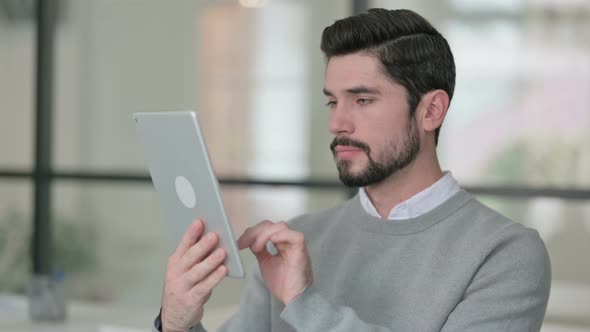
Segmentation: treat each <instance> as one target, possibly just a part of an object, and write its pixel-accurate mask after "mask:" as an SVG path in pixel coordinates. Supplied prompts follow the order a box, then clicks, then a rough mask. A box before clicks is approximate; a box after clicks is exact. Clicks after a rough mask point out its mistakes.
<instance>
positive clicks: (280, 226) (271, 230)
mask: <svg viewBox="0 0 590 332" xmlns="http://www.w3.org/2000/svg"><path fill="white" fill-rule="evenodd" d="M288 229H289V227H288V226H287V223H285V222H280V223H276V224H273V225H271V226H269V227H266V228H265V229H264V230H262V231H261V232H260V233H259V234H258V236H257V237H256V239H254V242H252V243H251V244H250V249H251V250H252V252H254V253H258V252H261V251H262V250H266V245H267V243H268V241H270V238H271V237H272V236H274V234H276V233H279V232H283V231H285V230H288Z"/></svg>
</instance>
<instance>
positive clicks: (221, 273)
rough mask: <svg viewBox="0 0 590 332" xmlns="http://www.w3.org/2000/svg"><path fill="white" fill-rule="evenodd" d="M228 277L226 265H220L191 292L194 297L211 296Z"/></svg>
mask: <svg viewBox="0 0 590 332" xmlns="http://www.w3.org/2000/svg"><path fill="white" fill-rule="evenodd" d="M226 275H227V267H225V265H219V266H218V267H217V268H216V269H215V270H214V271H213V272H211V273H209V275H208V276H207V277H206V278H205V279H203V281H201V282H200V283H198V284H196V285H195V286H194V287H193V288H192V289H191V290H190V292H191V293H192V295H193V298H194V297H197V298H198V297H204V296H209V295H210V294H211V291H213V288H215V286H217V284H219V283H220V282H221V280H223V278H225V276H226Z"/></svg>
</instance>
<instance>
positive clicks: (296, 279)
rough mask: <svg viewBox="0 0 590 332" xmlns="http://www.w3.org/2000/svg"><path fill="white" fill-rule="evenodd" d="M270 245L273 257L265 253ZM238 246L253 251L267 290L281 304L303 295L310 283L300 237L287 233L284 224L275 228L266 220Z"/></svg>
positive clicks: (308, 269) (309, 268)
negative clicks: (275, 250)
mask: <svg viewBox="0 0 590 332" xmlns="http://www.w3.org/2000/svg"><path fill="white" fill-rule="evenodd" d="M269 241H270V242H272V243H273V244H274V246H275V247H276V248H277V251H278V253H277V254H276V255H271V254H270V253H269V252H268V251H267V249H266V244H267V242H269ZM238 246H239V248H240V249H245V248H248V247H249V248H250V250H252V253H254V255H255V256H256V259H257V260H258V265H259V267H260V272H261V274H262V279H263V280H264V283H265V285H266V287H267V288H268V289H269V290H270V292H271V293H272V294H273V295H274V296H275V297H276V298H277V299H278V300H279V301H281V302H283V303H284V304H288V303H289V302H291V301H292V300H293V299H295V297H297V296H298V295H299V294H301V293H303V291H305V289H306V288H307V287H308V286H309V285H310V284H311V283H312V281H313V273H312V270H311V259H310V258H309V253H308V251H307V244H306V243H305V239H304V237H303V233H300V232H296V231H294V230H292V229H290V228H289V226H288V225H287V223H286V222H279V223H276V224H275V223H272V222H270V221H268V220H265V221H263V222H261V223H259V224H258V225H256V226H254V227H251V228H248V229H247V230H246V232H244V234H243V235H242V236H241V237H240V239H239V240H238Z"/></svg>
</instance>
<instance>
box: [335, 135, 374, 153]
mask: <svg viewBox="0 0 590 332" xmlns="http://www.w3.org/2000/svg"><path fill="white" fill-rule="evenodd" d="M336 145H342V146H354V147H355V148H359V149H361V150H363V151H364V152H365V153H366V154H367V155H369V152H371V148H369V146H368V145H367V144H365V143H363V142H361V141H357V140H354V139H352V138H350V137H346V136H338V137H334V140H333V141H332V143H330V150H332V153H333V154H335V153H336V151H334V149H335V148H336Z"/></svg>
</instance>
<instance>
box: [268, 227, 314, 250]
mask: <svg viewBox="0 0 590 332" xmlns="http://www.w3.org/2000/svg"><path fill="white" fill-rule="evenodd" d="M269 240H270V241H272V243H274V245H275V247H277V249H279V250H280V248H281V247H284V245H291V246H304V245H305V237H304V236H303V233H301V232H297V231H294V230H292V229H289V228H287V229H286V230H284V231H282V232H278V233H274V234H273V235H272V236H271V237H270V238H269Z"/></svg>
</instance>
